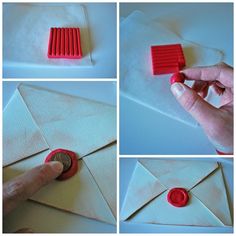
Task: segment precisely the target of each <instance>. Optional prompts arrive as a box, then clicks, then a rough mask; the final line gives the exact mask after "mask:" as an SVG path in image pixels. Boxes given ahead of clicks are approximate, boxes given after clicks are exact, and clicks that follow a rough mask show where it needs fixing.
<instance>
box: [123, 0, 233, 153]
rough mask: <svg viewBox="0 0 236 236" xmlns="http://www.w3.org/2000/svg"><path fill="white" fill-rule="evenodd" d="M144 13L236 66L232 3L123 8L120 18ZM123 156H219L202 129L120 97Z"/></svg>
mask: <svg viewBox="0 0 236 236" xmlns="http://www.w3.org/2000/svg"><path fill="white" fill-rule="evenodd" d="M134 10H141V11H143V12H144V13H146V14H147V16H148V17H151V18H153V19H155V20H158V21H160V22H161V23H163V24H165V25H166V26H167V27H168V28H169V29H171V30H172V31H174V32H177V33H178V34H181V35H182V36H183V37H184V38H185V39H187V40H191V41H194V42H196V43H199V44H202V45H204V46H207V47H213V48H217V49H220V50H222V51H223V52H224V55H225V57H224V61H225V62H226V63H228V64H230V65H232V64H233V4H232V3H217V4H215V3H209V4H206V3H188V4H187V3H186V4H185V3H157V4H155V3H152V4H150V3H149V4H146V3H144V4H142V3H137V4H132V3H122V4H121V5H120V17H127V16H128V15H129V14H130V13H132V12H133V11H134ZM120 154H123V155H125V154H143V155H145V154H173V155H175V154H179V155H183V154H186V155H187V154H193V155H195V154H213V155H214V154H216V153H215V149H214V147H213V146H212V145H211V143H210V142H209V141H208V139H207V138H206V136H205V134H204V133H203V131H202V129H201V128H200V127H197V128H193V127H190V126H188V125H185V124H182V123H180V122H178V121H175V120H173V119H170V118H168V117H166V116H164V115H162V114H160V113H158V112H155V111H152V110H150V109H148V108H146V107H144V106H142V105H139V104H137V103H135V102H133V101H131V100H129V99H127V98H124V97H122V96H120Z"/></svg>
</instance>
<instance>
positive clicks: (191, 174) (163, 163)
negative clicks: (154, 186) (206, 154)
mask: <svg viewBox="0 0 236 236" xmlns="http://www.w3.org/2000/svg"><path fill="white" fill-rule="evenodd" d="M140 162H141V163H142V164H143V165H144V166H145V167H146V168H147V169H148V170H149V171H150V172H151V173H152V174H153V175H154V176H156V177H157V178H158V179H159V180H160V182H161V183H162V184H163V185H164V186H166V187H167V188H169V189H170V188H174V187H183V188H186V189H191V188H192V187H194V186H195V185H196V184H197V183H199V182H200V181H201V180H203V179H204V178H205V177H206V176H208V175H209V174H210V173H211V172H212V171H214V170H215V169H216V168H218V164H217V162H210V161H209V162H208V161H188V160H187V161H182V160H151V159H142V160H140Z"/></svg>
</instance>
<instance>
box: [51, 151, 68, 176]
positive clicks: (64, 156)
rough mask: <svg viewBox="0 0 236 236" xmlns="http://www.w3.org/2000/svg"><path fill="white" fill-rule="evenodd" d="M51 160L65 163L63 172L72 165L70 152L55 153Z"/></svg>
mask: <svg viewBox="0 0 236 236" xmlns="http://www.w3.org/2000/svg"><path fill="white" fill-rule="evenodd" d="M51 161H59V162H61V164H62V165H63V172H65V171H67V170H68V169H69V168H70V167H71V158H70V156H69V155H68V154H66V153H63V152H58V153H56V154H54V155H53V156H52V158H51Z"/></svg>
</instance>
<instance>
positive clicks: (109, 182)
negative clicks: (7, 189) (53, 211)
mask: <svg viewBox="0 0 236 236" xmlns="http://www.w3.org/2000/svg"><path fill="white" fill-rule="evenodd" d="M57 148H63V149H68V150H71V151H73V152H75V153H76V154H77V155H78V159H79V160H78V162H79V163H78V164H79V171H78V172H77V174H76V175H75V176H73V177H72V178H70V179H68V180H66V181H54V182H53V183H51V184H50V185H48V186H47V187H45V188H43V189H42V190H41V191H39V192H38V193H37V194H36V195H34V196H33V197H32V198H31V199H32V200H34V201H37V202H40V203H42V204H46V205H49V206H52V207H55V208H58V209H62V210H65V211H68V212H72V213H75V214H79V215H82V216H85V217H88V218H92V219H96V220H100V221H103V222H107V223H110V224H115V217H116V109H115V107H113V106H110V105H106V104H103V103H99V102H94V101H91V100H87V99H83V98H79V97H75V96H70V95H66V94H62V93H58V92H53V91H50V90H47V89H43V88H39V87H34V86H29V85H23V84H22V85H20V86H19V87H18V89H17V90H16V91H15V93H14V95H13V96H12V98H11V100H10V102H9V103H8V105H7V106H6V108H5V110H4V113H3V166H4V170H3V174H4V181H7V180H9V179H11V178H13V177H15V176H17V175H19V174H21V173H22V172H24V171H26V170H29V169H31V168H33V167H35V166H37V165H40V164H42V163H44V160H45V158H46V156H47V155H48V153H50V151H51V150H54V149H57Z"/></svg>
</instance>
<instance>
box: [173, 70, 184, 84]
mask: <svg viewBox="0 0 236 236" xmlns="http://www.w3.org/2000/svg"><path fill="white" fill-rule="evenodd" d="M184 81H185V76H184V74H183V73H174V74H173V75H172V76H171V77H170V83H171V84H174V83H184Z"/></svg>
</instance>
